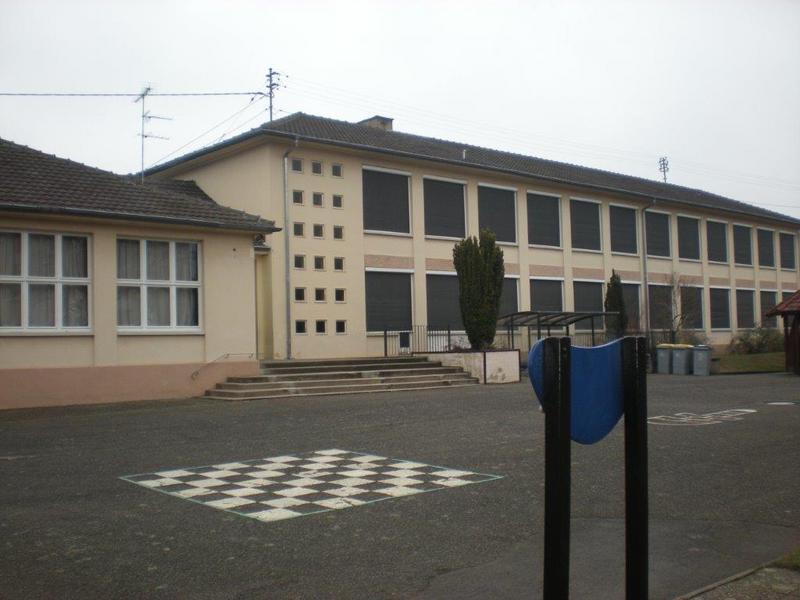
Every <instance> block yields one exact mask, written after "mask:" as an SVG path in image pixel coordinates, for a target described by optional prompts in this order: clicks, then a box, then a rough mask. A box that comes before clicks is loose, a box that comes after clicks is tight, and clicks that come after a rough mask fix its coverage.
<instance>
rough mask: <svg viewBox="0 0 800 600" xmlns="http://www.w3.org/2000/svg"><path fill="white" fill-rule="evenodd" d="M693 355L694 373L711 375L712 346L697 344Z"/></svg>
mask: <svg viewBox="0 0 800 600" xmlns="http://www.w3.org/2000/svg"><path fill="white" fill-rule="evenodd" d="M692 355H693V361H692V362H693V363H694V364H693V367H694V374H695V375H709V374H710V373H711V347H710V346H695V347H694V351H693V352H692Z"/></svg>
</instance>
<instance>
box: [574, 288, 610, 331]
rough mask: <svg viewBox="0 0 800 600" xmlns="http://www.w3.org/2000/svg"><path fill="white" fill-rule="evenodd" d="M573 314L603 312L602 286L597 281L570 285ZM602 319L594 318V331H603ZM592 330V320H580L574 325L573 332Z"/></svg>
mask: <svg viewBox="0 0 800 600" xmlns="http://www.w3.org/2000/svg"><path fill="white" fill-rule="evenodd" d="M572 291H573V295H574V304H575V312H603V284H602V283H601V282H599V281H597V282H594V281H575V282H573V284H572ZM604 326H605V323H604V320H603V317H595V318H594V327H595V329H603V328H604ZM591 329H592V319H582V320H580V321H577V322H576V323H575V331H589V330H591Z"/></svg>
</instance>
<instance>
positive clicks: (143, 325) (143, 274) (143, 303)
mask: <svg viewBox="0 0 800 600" xmlns="http://www.w3.org/2000/svg"><path fill="white" fill-rule="evenodd" d="M117 240H132V241H137V242H139V279H120V278H119V277H117V278H116V287H117V289H119V288H121V287H138V288H139V315H140V319H139V325H119V324H118V325H117V332H118V333H120V334H141V333H192V334H195V333H203V245H202V243H201V242H200V241H199V240H189V239H164V238H152V237H144V238H139V237H129V236H118V237H117ZM147 242H166V243H168V244H169V280H164V281H161V280H156V279H152V280H151V279H147ZM175 244H195V245H196V246H197V281H182V280H179V279H176V278H175V275H176V272H177V265H176V255H175ZM115 256H116V242H115ZM150 287H154V288H168V289H169V321H170V324H169V325H148V324H147V288H150ZM178 288H196V289H197V325H178V324H177V319H178V310H177V308H178V292H177V290H178Z"/></svg>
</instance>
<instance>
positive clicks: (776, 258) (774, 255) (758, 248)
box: [753, 227, 780, 271]
mask: <svg viewBox="0 0 800 600" xmlns="http://www.w3.org/2000/svg"><path fill="white" fill-rule="evenodd" d="M754 229H755V239H756V247H755V250H756V260H755V261H754V265H753V266H755V267H758V268H759V269H767V270H768V271H776V270H777V269H778V262H779V259H780V257H779V256H778V254H779V253H780V245H779V244H777V243H776V241H777V240H776V238H777V236H776V235H775V232H776V231H777V230H776V229H770V228H769V227H755V228H754ZM759 231H769V232H770V233H771V234H772V266H769V265H762V264H761V244H760V243H759V241H758V232H759ZM776 246H777V250H778V252H775V250H776Z"/></svg>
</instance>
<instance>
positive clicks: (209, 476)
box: [121, 449, 500, 521]
mask: <svg viewBox="0 0 800 600" xmlns="http://www.w3.org/2000/svg"><path fill="white" fill-rule="evenodd" d="M121 479H124V480H125V481H129V482H131V483H135V484H136V485H140V486H143V487H146V488H150V489H153V490H156V491H159V492H163V493H165V494H169V495H170V496H175V497H177V498H182V499H184V500H191V501H192V502H197V503H200V504H204V505H206V506H211V507H213V508H217V509H220V510H225V511H229V512H234V513H237V514H240V515H243V516H246V517H251V518H255V519H258V520H260V521H278V520H281V519H290V518H292V517H299V516H302V515H311V514H316V513H320V512H327V511H330V510H337V509H342V508H350V507H352V506H360V505H362V504H369V503H373V502H379V501H381V500H389V499H391V498H399V497H401V496H410V495H413V494H420V493H423V492H433V491H436V490H442V489H447V488H453V487H459V486H462V485H469V484H471V483H482V482H485V481H492V480H494V479H500V476H499V475H487V474H485V473H475V472H473V471H464V470H458V469H449V468H447V467H440V466H436V465H429V464H425V463H420V462H413V461H409V460H401V459H394V458H389V457H386V456H377V455H373V454H363V453H360V452H349V451H347V450H337V449H330V450H317V451H315V452H305V453H301V454H292V455H284V456H273V457H269V458H257V459H253V460H243V461H240V462H231V463H220V464H216V465H209V466H202V467H186V468H182V469H168V470H165V471H158V472H155V473H144V474H140V475H126V476H124V477H122V478H121Z"/></svg>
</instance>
